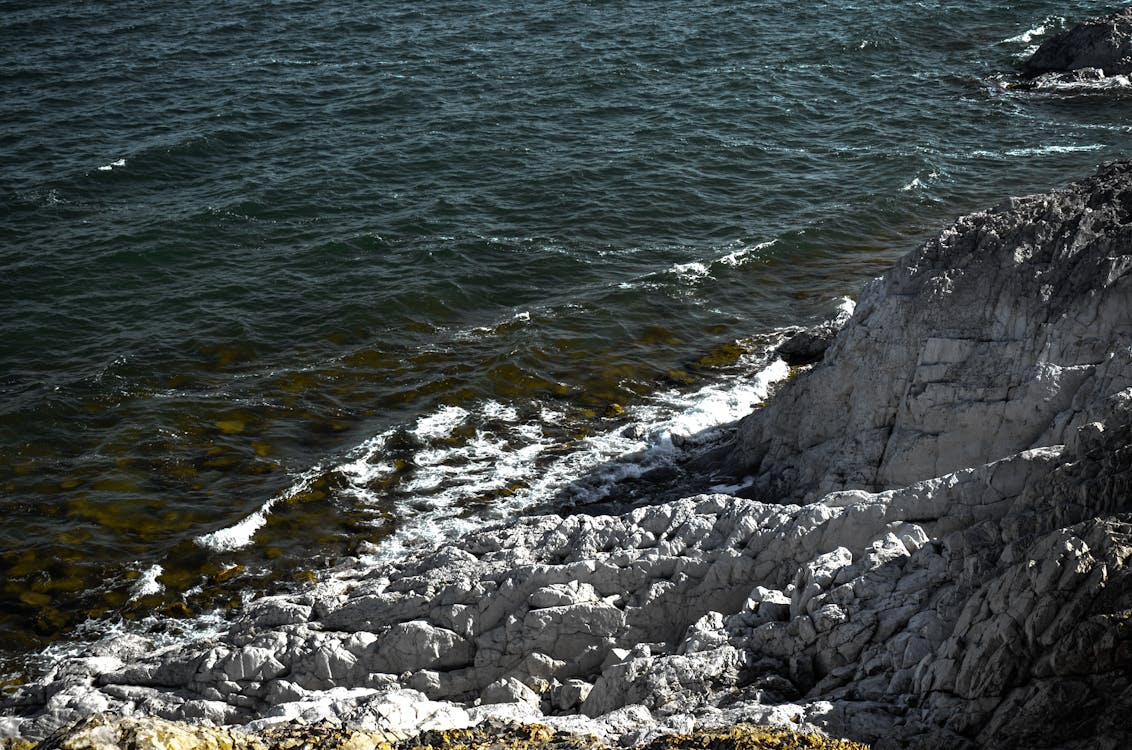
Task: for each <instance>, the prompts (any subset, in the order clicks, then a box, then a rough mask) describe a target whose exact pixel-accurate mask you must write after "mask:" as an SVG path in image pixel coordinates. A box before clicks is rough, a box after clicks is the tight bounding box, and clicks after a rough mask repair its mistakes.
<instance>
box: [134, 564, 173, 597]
mask: <svg viewBox="0 0 1132 750" xmlns="http://www.w3.org/2000/svg"><path fill="white" fill-rule="evenodd" d="M164 572H165V568H163V567H162V566H160V565H151V566H150V567H149V568H147V569H146V571H145V572H144V573H142V574H141V577H140V578H138V580H137V581H136V582H134V587H133V589H132V590H131V591H130V601H134V600H137V599H140V598H142V597H143V596H151V595H153V594H160V593H161V592H162V591H163V590H164V588H165V587H164V586H162V585H161V581H159V580H158V579H159V578H160V577H161V574H162V573H164Z"/></svg>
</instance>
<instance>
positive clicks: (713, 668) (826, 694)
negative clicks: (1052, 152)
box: [0, 163, 1132, 748]
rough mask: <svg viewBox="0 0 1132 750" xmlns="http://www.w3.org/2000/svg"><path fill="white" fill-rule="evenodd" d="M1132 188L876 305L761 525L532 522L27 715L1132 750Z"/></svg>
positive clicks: (32, 707)
mask: <svg viewBox="0 0 1132 750" xmlns="http://www.w3.org/2000/svg"><path fill="white" fill-rule="evenodd" d="M1130 308H1132V164H1130V163H1117V164H1110V165H1106V166H1104V167H1103V168H1102V169H1101V170H1100V171H1099V172H1098V173H1097V175H1095V176H1094V177H1091V178H1089V179H1086V180H1082V181H1080V182H1078V183H1075V184H1073V185H1071V186H1069V187H1067V188H1065V189H1063V190H1058V191H1054V192H1052V193H1049V194H1044V195H1038V196H1029V197H1026V198H1018V199H1011V200H1008V201H1006V202H1005V203H1003V204H1002V205H1001V206H999V207H998V208H996V209H994V210H991V211H987V212H982V213H977V214H972V215H970V216H967V217H963V218H962V219H960V220H959V221H958V222H957V223H956V224H955V225H954V226H952V227H949V228H948V229H946V230H944V232H943V233H942V234H941V235H940V236H939V237H937V238H936V239H934V240H932V241H929V242H928V243H926V244H925V245H924V246H923V247H922V248H920V249H919V250H917V251H915V252H913V253H911V254H909V255H908V256H906V257H905V258H904V259H902V260H901V261H900V262H898V263H897V265H896V267H895V268H894V269H893V270H892V271H890V272H889V273H888V274H886V275H885V276H884V277H882V278H881V279H879V280H876V281H875V282H873V283H871V284H870V285H868V286H867V287H866V290H865V292H864V294H863V295H862V298H861V301H860V302H859V304H858V306H857V308H856V311H855V312H854V314H853V316H852V318H851V319H850V320H849V322H848V323H847V324H846V325H845V327H844V328H843V329H842V330H841V332H840V333H839V334H838V335H837V337H836V338H835V340H834V341H833V343H832V345H831V346H830V348H829V349H828V350H827V351H826V352H825V354H824V356H823V358H822V359H821V361H820V362H818V363H816V364H815V365H814V366H813V368H812V369H811V370H810V371H808V372H806V373H802V374H800V375H799V376H797V377H796V378H794V379H792V380H791V381H790V382H789V383H787V384H786V385H785V386H784V387H783V388H782V389H781V391H780V392H779V393H778V394H777V395H776V396H775V398H774V399H773V400H772V401H771V403H770V404H769V405H768V406H766V407H765V408H763V409H761V410H760V411H758V412H756V413H755V414H754V415H752V416H751V417H748V418H747V419H746V420H745V421H744V422H743V423H742V424H741V425H740V427H739V430H738V433H737V438H736V443H735V448H734V452H733V455H732V461H733V464H734V466H736V467H737V468H738V469H739V470H740V471H743V472H750V473H751V474H752V481H751V485H750V490H751V494H752V495H753V497H738V496H734V495H729V494H720V493H713V494H701V495H696V496H692V497H687V498H683V499H679V500H675V501H671V502H663V503H657V504H655V505H647V506H642V507H636V508H634V509H632V510H630V511H627V512H624V513H620V514H616V515H584V514H577V515H571V516H566V517H560V516H533V517H524V518H519V519H515V520H512V521H510V522H508V523H506V524H501V525H498V526H495V527H492V528H488V529H485V530H482V531H479V532H476V533H470V534H467V535H465V536H463V537H461V539H460V540H459V542H458V545H456V544H454V545H450V546H446V547H443V548H441V549H438V550H436V551H434V552H432V553H430V554H427V555H423V556H420V557H417V558H414V559H404V560H399V561H391V562H389V563H388V564H384V565H383V566H382V567H381V568H380V569H376V570H368V571H367V570H363V569H353V568H350V567H342V568H339V569H336V570H333V571H328V572H327V575H326V577H325V580H324V581H323V583H322V584H320V585H319V586H318V587H317V588H315V589H314V590H312V591H306V592H303V593H301V594H296V595H294V596H293V597H281V598H280V597H273V598H272V600H270V601H268V602H266V603H261V604H258V605H255V606H250V607H248V608H246V610H245V611H244V612H243V613H241V614H240V615H238V616H237V619H236V621H235V622H234V623H233V625H232V627H231V629H230V630H229V631H228V632H226V633H223V634H221V635H218V636H213V637H210V638H202V639H200V640H198V641H195V642H188V643H174V644H172V645H167V646H165V647H163V648H152V649H148V650H146V649H141V648H138V644H137V642H136V640H135V641H129V642H127V641H123V644H124V645H128V646H129V647H130V649H131V651H130V652H129V656H128V657H126V658H121V659H119V658H114V657H112V656H108V655H109V654H112V653H114V649H115V645H114V644H115V637H111V638H109V639H107V641H105V642H103V643H100V644H96V645H94V646H92V647H91V649H90V651H89V653H88V654H85V655H79V656H75V657H68V658H66V659H62V660H61V661H60V663H59V664H58V665H57V667H56V668H55V670H54V671H53V672H52V673H51V674H49V675H47V676H46V677H45V678H44V679H43V680H41V681H39V682H36V683H34V684H31V685H27V686H24V687H22V688H20V689H18V690H16V691H14V692H13V694H12V695H11V696H10V697H8V698H6V699H5V703H4V704H3V708H4V713H5V715H6V717H7V719H6V722H5V723H4V724H3V725H0V726H2V727H3V729H4V731H6V732H8V733H11V734H20V735H23V736H25V737H42V736H45V735H47V734H49V733H51V732H53V731H55V730H57V729H58V728H59V727H60V726H62V725H64V724H66V723H67V722H70V721H74V720H77V719H82V718H83V717H85V716H89V715H91V714H95V713H99V712H111V713H113V714H115V715H119V716H158V717H162V718H164V719H186V720H187V719H194V720H198V721H203V722H212V723H223V724H242V725H246V726H247V728H249V729H250V730H254V731H259V730H263V729H265V728H268V727H270V726H273V725H276V724H284V723H286V722H292V721H306V722H342V723H344V724H345V725H346V726H349V727H359V728H364V729H367V730H374V731H380V732H382V733H383V734H382V735H381V736H383V737H392V738H405V737H409V736H411V735H413V734H415V733H418V732H421V731H427V730H429V729H440V728H450V727H466V726H470V725H472V724H476V723H480V722H484V721H488V720H499V719H506V720H509V721H519V722H527V723H532V722H537V723H540V724H545V725H547V726H549V727H551V728H553V729H556V730H561V731H569V732H576V733H582V734H592V735H594V736H595V737H597V738H599V739H600V740H601V741H603V742H609V743H623V744H632V743H640V742H648V741H649V740H650V739H651V738H653V737H655V736H656V735H658V734H662V733H666V732H667V733H673V732H687V731H689V730H690V729H692V728H700V727H704V726H723V725H733V724H736V723H739V722H743V721H754V722H762V723H778V724H790V725H793V726H795V727H797V728H800V729H803V730H806V731H810V730H821V731H824V732H827V733H829V734H832V735H837V736H846V737H851V738H854V739H856V740H859V741H865V742H870V743H874V745H875V747H878V748H893V747H920V748H964V747H1000V748H1015V747H1017V748H1021V747H1074V746H1078V747H1116V746H1121V743H1125V744H1126V743H1127V742H1129V741H1132V729H1130V728H1129V727H1128V726H1127V724H1126V722H1122V721H1121V720H1120V719H1119V718H1118V717H1122V716H1127V715H1128V712H1129V711H1132V677H1130V675H1132V625H1130V622H1132V617H1130V613H1132V523H1130V520H1129V519H1130V518H1132V516H1130V514H1132V309H1130Z"/></svg>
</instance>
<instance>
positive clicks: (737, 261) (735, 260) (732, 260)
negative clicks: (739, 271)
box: [717, 240, 778, 268]
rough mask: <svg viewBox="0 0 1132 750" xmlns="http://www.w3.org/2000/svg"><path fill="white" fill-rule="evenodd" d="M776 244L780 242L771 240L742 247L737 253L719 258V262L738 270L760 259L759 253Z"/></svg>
mask: <svg viewBox="0 0 1132 750" xmlns="http://www.w3.org/2000/svg"><path fill="white" fill-rule="evenodd" d="M776 242H778V240H769V241H768V242H760V243H758V244H756V245H750V246H747V247H742V248H740V249H738V250H736V251H735V252H732V253H728V254H727V255H724V256H723V257H721V258H719V260H718V261H717V262H718V263H722V264H723V265H725V266H731V267H732V268H737V267H739V266H741V265H743V264H744V263H746V262H748V261H750V260H754V259H756V258H758V257H759V253H760V252H761V251H762V250H766V249H767V248H768V247H770V246H771V245H773V244H774V243H776Z"/></svg>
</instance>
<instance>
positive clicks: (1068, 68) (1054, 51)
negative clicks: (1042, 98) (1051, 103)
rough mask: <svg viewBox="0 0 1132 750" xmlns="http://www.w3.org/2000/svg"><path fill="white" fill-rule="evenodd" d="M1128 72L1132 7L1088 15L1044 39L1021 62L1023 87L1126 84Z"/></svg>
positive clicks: (1131, 51) (1131, 63)
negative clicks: (1103, 14)
mask: <svg viewBox="0 0 1132 750" xmlns="http://www.w3.org/2000/svg"><path fill="white" fill-rule="evenodd" d="M1130 73H1132V8H1122V9H1121V10H1119V11H1116V12H1115V13H1111V14H1109V15H1107V16H1103V17H1100V18H1090V19H1088V20H1087V21H1083V22H1082V23H1080V24H1078V25H1077V26H1074V27H1073V28H1072V29H1069V30H1068V31H1063V32H1061V33H1060V34H1055V35H1054V36H1052V37H1050V38H1049V39H1047V40H1045V42H1043V43H1042V44H1041V46H1040V47H1038V49H1037V51H1036V52H1034V54H1033V55H1031V56H1030V58H1029V59H1028V60H1026V62H1025V63H1023V65H1022V71H1021V74H1022V77H1023V79H1024V83H1023V84H1022V87H1023V88H1043V87H1054V88H1057V87H1066V86H1069V87H1074V86H1078V85H1091V86H1093V87H1096V86H1098V85H1099V86H1101V87H1103V86H1104V84H1105V83H1106V82H1110V83H1112V82H1115V83H1117V84H1118V85H1123V86H1127V85H1128V79H1127V76H1128V75H1129V74H1130Z"/></svg>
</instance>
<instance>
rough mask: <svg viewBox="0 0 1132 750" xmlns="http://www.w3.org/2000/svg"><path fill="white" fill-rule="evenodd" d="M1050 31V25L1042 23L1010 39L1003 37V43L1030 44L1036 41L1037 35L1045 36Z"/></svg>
mask: <svg viewBox="0 0 1132 750" xmlns="http://www.w3.org/2000/svg"><path fill="white" fill-rule="evenodd" d="M1048 31H1049V26H1048V25H1046V23H1042V24H1041V25H1039V26H1035V27H1034V28H1032V29H1026V30H1025V31H1023V32H1022V33H1021V34H1018V35H1016V36H1012V37H1010V38H1008V39H1003V40H1002V44H1029V43H1030V42H1032V41H1034V39H1035V38H1036V37H1039V36H1043V35H1045V34H1046V33H1047V32H1048Z"/></svg>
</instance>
